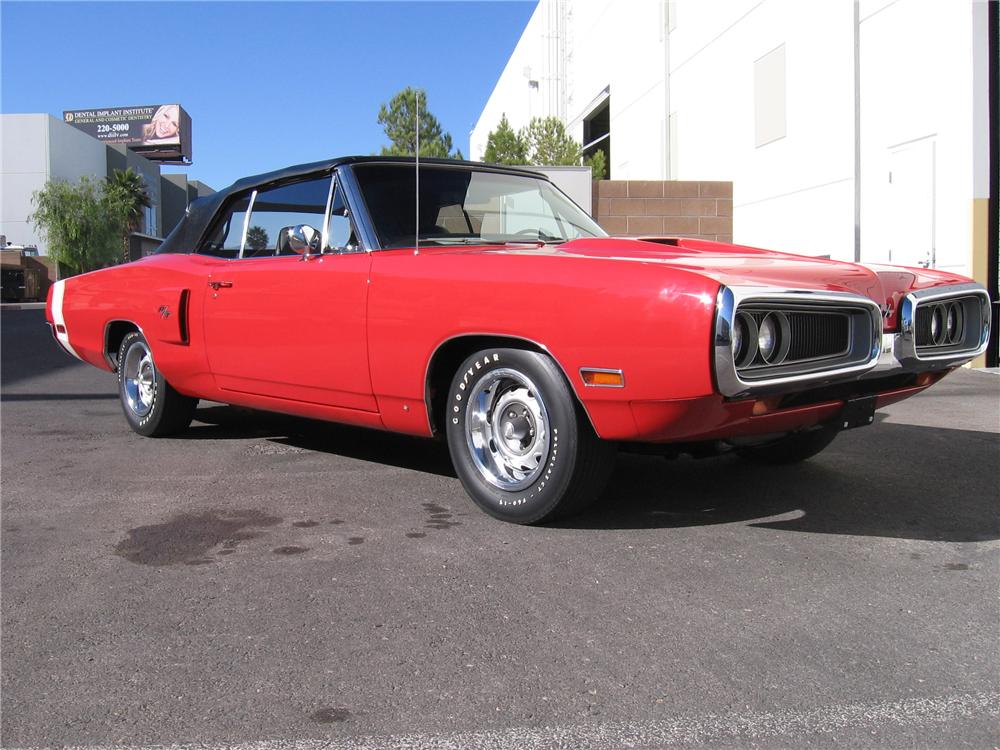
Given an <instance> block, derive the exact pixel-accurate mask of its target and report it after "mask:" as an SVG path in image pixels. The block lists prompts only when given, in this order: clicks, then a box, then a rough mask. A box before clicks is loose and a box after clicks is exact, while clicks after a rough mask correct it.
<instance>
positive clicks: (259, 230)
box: [243, 176, 331, 258]
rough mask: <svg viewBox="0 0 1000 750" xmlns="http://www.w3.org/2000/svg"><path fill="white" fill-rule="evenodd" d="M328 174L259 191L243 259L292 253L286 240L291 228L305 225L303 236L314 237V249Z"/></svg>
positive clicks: (319, 229)
mask: <svg viewBox="0 0 1000 750" xmlns="http://www.w3.org/2000/svg"><path fill="white" fill-rule="evenodd" d="M330 179H331V178H330V177H329V176H326V177H321V178H319V179H315V180H307V181H306V182H293V183H292V184H290V185H281V186H280V187H276V188H271V189H270V190H259V191H258V192H257V198H256V199H255V200H254V202H253V208H252V210H251V211H250V219H249V221H248V223H247V241H246V246H245V247H244V248H243V257H244V258H259V257H263V256H268V255H296V254H298V253H296V251H295V250H293V249H292V248H291V247H290V245H289V242H288V234H289V231H290V230H291V229H292V227H295V226H298V225H300V224H302V225H305V226H306V232H305V233H306V235H307V236H315V237H316V240H317V249H318V247H319V244H318V243H319V238H320V236H321V235H322V231H323V219H324V217H325V216H326V201H327V198H329V196H330Z"/></svg>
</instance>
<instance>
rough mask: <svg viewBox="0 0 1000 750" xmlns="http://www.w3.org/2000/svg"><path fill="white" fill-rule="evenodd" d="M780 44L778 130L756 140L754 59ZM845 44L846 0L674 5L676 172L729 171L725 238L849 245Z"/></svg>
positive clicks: (792, 246)
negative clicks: (781, 128)
mask: <svg viewBox="0 0 1000 750" xmlns="http://www.w3.org/2000/svg"><path fill="white" fill-rule="evenodd" d="M782 46H783V47H784V56H785V81H784V84H785V135H784V137H782V138H779V139H778V140H774V141H772V142H770V143H767V144H765V145H760V146H758V145H756V142H755V121H754V102H755V95H756V94H755V79H754V63H755V61H757V60H759V59H760V58H762V57H763V56H765V55H767V54H768V53H770V52H772V51H774V50H776V49H777V48H779V47H782ZM853 49H854V45H853V8H852V4H851V3H848V2H807V3H804V2H801V1H800V0H768V1H767V2H757V3H751V2H733V3H688V4H682V5H681V7H680V9H679V11H678V18H677V26H676V28H675V31H674V32H673V34H671V49H670V58H671V77H670V105H671V109H672V111H674V112H676V113H677V120H678V122H679V126H678V133H677V144H678V148H677V150H678V158H677V162H678V163H677V165H676V176H677V177H678V178H679V179H682V180H732V182H733V233H734V234H733V239H734V241H736V242H738V243H742V244H747V245H757V246H761V247H768V248H773V249H776V250H785V251H788V252H800V253H805V254H809V255H830V256H832V257H834V258H839V259H843V260H849V259H852V258H853V257H854V191H853V180H854V104H853V96H854V94H853V91H854V66H853V54H854V53H853ZM612 137H614V136H613V135H612Z"/></svg>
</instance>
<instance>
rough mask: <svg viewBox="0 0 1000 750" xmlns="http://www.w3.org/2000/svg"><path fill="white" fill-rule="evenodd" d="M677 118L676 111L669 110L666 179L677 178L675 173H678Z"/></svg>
mask: <svg viewBox="0 0 1000 750" xmlns="http://www.w3.org/2000/svg"><path fill="white" fill-rule="evenodd" d="M679 122H680V121H679V119H678V117H677V113H676V112H671V113H670V117H669V119H668V120H667V149H668V151H667V154H668V159H669V164H668V166H669V167H670V169H669V172H668V174H667V179H668V180H676V179H678V177H677V175H679V174H680V169H679V166H680V165H679V164H678V159H680V149H679V148H677V128H678V125H679Z"/></svg>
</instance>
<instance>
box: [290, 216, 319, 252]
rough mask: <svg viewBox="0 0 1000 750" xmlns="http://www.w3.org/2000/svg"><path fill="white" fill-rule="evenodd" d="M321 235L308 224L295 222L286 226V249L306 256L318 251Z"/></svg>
mask: <svg viewBox="0 0 1000 750" xmlns="http://www.w3.org/2000/svg"><path fill="white" fill-rule="evenodd" d="M322 239H323V236H322V235H321V234H320V232H319V231H318V230H316V229H314V228H313V227H311V226H309V225H308V224H297V225H295V226H294V227H288V249H289V250H291V251H292V252H294V253H298V254H299V255H302V256H303V257H306V258H308V257H309V256H311V255H316V254H318V253H319V249H320V248H319V245H320V242H322Z"/></svg>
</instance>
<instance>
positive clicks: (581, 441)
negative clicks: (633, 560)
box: [445, 349, 615, 524]
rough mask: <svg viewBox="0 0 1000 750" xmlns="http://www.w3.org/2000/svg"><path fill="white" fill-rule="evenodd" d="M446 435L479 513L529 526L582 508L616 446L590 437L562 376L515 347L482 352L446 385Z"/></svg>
mask: <svg viewBox="0 0 1000 750" xmlns="http://www.w3.org/2000/svg"><path fill="white" fill-rule="evenodd" d="M445 419H446V434H447V437H448V448H449V450H450V452H451V459H452V463H453V464H454V465H455V471H456V473H457V474H458V478H459V479H460V480H461V482H462V485H463V486H464V487H465V490H466V492H468V493H469V496H470V497H471V498H472V500H473V501H474V502H475V503H476V505H478V506H479V507H480V508H482V509H483V510H484V511H486V512H487V513H489V514H490V515H492V516H494V517H495V518H499V519H501V520H503V521H510V522H512V523H520V524H531V523H543V522H545V521H552V520H555V519H557V518H562V517H566V516H568V515H571V514H573V513H577V512H579V511H581V510H583V509H584V508H585V507H586V506H587V505H589V504H590V503H591V502H593V501H594V500H595V499H596V498H597V497H598V495H600V493H601V491H602V490H603V489H604V486H605V484H606V483H607V480H608V477H609V476H610V474H611V469H612V468H613V465H614V454H615V446H614V445H613V444H611V443H607V442H605V441H602V440H601V439H599V438H598V437H597V435H595V434H594V431H593V429H592V428H591V426H590V422H589V421H588V419H587V417H586V415H585V414H584V413H583V411H582V409H580V407H579V406H578V405H577V402H576V399H575V398H574V395H573V392H572V391H571V389H570V386H569V384H568V383H567V382H566V380H565V378H564V377H563V375H562V372H561V371H560V370H559V368H558V367H557V366H556V365H555V363H554V362H553V361H552V360H551V359H550V358H549V357H546V356H544V355H542V354H539V353H538V352H531V351H524V350H521V349H485V350H483V351H479V352H476V353H475V354H473V355H472V356H470V357H469V358H468V359H467V360H465V362H464V363H463V364H462V367H461V368H460V369H459V371H458V372H457V373H456V375H455V377H454V378H453V379H452V383H451V388H450V390H449V392H448V402H447V406H446V413H445Z"/></svg>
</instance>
